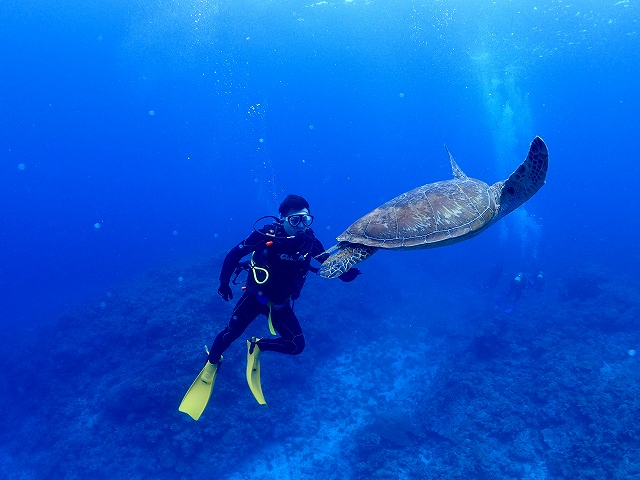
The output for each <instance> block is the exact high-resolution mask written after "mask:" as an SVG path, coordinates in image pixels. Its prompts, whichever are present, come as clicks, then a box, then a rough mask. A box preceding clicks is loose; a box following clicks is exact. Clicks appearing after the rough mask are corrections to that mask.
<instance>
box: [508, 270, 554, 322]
mask: <svg viewBox="0 0 640 480" xmlns="http://www.w3.org/2000/svg"><path fill="white" fill-rule="evenodd" d="M544 283H545V279H544V273H543V272H542V270H540V271H539V272H538V273H537V274H536V276H535V277H534V276H533V275H527V274H526V273H523V272H519V273H518V274H517V275H516V276H515V277H514V278H513V279H512V280H511V282H509V288H508V289H507V291H506V292H505V293H504V295H502V296H501V297H500V298H499V299H498V304H499V305H503V306H504V311H505V313H511V312H513V309H514V308H515V307H516V304H517V303H518V301H519V300H520V297H521V296H522V292H523V291H524V290H526V289H527V288H530V287H535V289H536V291H537V292H542V291H543V290H544Z"/></svg>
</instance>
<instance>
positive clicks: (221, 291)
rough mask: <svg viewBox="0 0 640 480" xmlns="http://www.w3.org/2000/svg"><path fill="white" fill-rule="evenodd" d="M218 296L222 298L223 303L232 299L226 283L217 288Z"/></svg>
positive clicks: (231, 293)
mask: <svg viewBox="0 0 640 480" xmlns="http://www.w3.org/2000/svg"><path fill="white" fill-rule="evenodd" d="M218 295H220V296H221V297H222V299H223V300H224V301H225V302H228V301H229V300H232V299H233V292H232V291H231V287H230V286H229V284H228V283H221V284H220V286H219V287H218Z"/></svg>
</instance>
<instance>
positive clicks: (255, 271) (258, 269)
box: [249, 257, 269, 285]
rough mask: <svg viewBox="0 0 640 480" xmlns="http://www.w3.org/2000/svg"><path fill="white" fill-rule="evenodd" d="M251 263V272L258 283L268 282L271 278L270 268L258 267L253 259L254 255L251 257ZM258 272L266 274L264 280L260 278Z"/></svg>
mask: <svg viewBox="0 0 640 480" xmlns="http://www.w3.org/2000/svg"><path fill="white" fill-rule="evenodd" d="M249 265H250V267H251V273H253V279H254V280H255V281H256V283H257V284H258V285H262V284H263V283H266V282H267V280H269V270H267V269H266V268H262V267H258V266H257V265H256V264H255V262H254V261H253V257H251V260H250V261H249ZM258 273H262V274H264V278H263V279H262V280H260V279H259V278H258Z"/></svg>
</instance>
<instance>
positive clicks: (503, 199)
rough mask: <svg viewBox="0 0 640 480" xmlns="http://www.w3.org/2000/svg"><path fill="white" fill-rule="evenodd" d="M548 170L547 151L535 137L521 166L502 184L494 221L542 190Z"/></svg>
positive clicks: (540, 140)
mask: <svg viewBox="0 0 640 480" xmlns="http://www.w3.org/2000/svg"><path fill="white" fill-rule="evenodd" d="M548 168H549V151H548V150H547V146H546V145H545V143H544V141H543V140H542V139H541V138H540V137H536V138H534V139H533V142H531V147H529V154H528V155H527V158H526V159H525V161H524V162H522V165H520V166H519V167H518V168H517V169H516V171H515V172H513V173H512V174H511V175H510V176H509V178H508V179H507V180H506V181H505V182H504V185H503V186H502V191H501V193H500V213H499V214H498V217H497V218H496V219H495V220H496V221H497V220H499V219H500V218H502V217H504V216H505V215H507V214H508V213H511V212H513V211H514V210H515V209H516V208H518V207H519V206H520V205H522V204H523V203H524V202H526V201H527V200H529V199H530V198H531V197H533V196H534V195H535V194H536V192H537V191H538V190H540V189H541V188H542V186H543V185H544V183H545V179H546V178H547V170H548Z"/></svg>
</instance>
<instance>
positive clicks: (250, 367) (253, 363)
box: [247, 337, 267, 405]
mask: <svg viewBox="0 0 640 480" xmlns="http://www.w3.org/2000/svg"><path fill="white" fill-rule="evenodd" d="M258 340H260V339H259V338H256V337H251V340H247V383H248V384H249V388H250V389H251V393H253V396H254V397H256V400H257V401H258V403H259V404H260V405H266V404H267V402H266V400H265V399H264V395H263V394H262V385H260V347H258Z"/></svg>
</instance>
